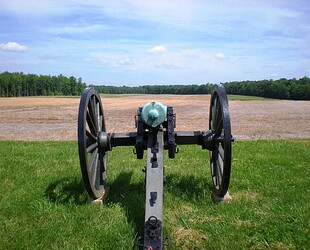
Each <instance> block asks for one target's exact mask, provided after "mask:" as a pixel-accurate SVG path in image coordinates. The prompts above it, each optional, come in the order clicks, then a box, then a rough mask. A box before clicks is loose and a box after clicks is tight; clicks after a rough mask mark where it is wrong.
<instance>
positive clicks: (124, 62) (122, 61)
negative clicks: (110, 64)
mask: <svg viewBox="0 0 310 250" xmlns="http://www.w3.org/2000/svg"><path fill="white" fill-rule="evenodd" d="M118 65H122V66H125V65H133V62H132V60H131V59H130V58H128V57H126V58H122V59H120V60H119V61H118Z"/></svg>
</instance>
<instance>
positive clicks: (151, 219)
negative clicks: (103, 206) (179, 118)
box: [78, 85, 234, 249]
mask: <svg viewBox="0 0 310 250" xmlns="http://www.w3.org/2000/svg"><path fill="white" fill-rule="evenodd" d="M166 111H167V115H166V119H165V121H164V122H163V123H162V124H160V125H159V126H157V127H155V128H152V127H150V126H149V125H147V124H145V123H144V122H143V119H142V115H141V112H142V108H141V107H140V108H138V110H137V113H136V116H135V124H136V131H135V132H125V133H107V131H106V127H105V120H104V112H103V106H102V103H101V99H100V96H99V94H98V93H97V92H96V91H95V90H94V89H93V88H86V89H85V91H84V92H83V94H82V97H81V101H80V106H79V114H78V149H79V157H80V166H81V172H82V177H83V181H84V184H85V188H86V190H87V192H88V194H89V195H90V197H92V198H93V199H98V198H100V197H102V196H103V195H104V193H105V187H106V173H107V156H108V151H110V150H112V149H113V148H114V147H118V146H133V147H134V153H135V154H136V155H137V158H138V159H143V154H144V151H145V150H147V165H146V167H145V170H144V172H145V188H146V194H145V222H144V228H145V230H144V237H139V240H138V241H137V242H138V243H137V244H138V245H139V246H140V247H141V248H142V247H143V249H162V248H163V246H164V238H163V234H162V227H163V220H162V218H163V215H162V212H163V184H164V182H165V177H164V176H163V172H164V162H163V157H164V153H163V152H164V150H168V156H169V158H175V154H176V153H177V152H178V148H177V145H199V146H201V147H202V149H204V150H209V154H210V167H211V178H212V186H213V193H214V194H215V195H217V196H220V197H224V195H225V194H226V193H227V190H228V186H229V180H230V172H231V143H232V142H233V141H234V139H233V137H232V135H231V125H230V116H229V108H228V100H227V95H226V92H225V89H224V87H223V86H222V85H215V87H214V91H213V93H212V95H211V102H210V113H209V130H207V131H175V127H176V115H175V114H174V112H173V107H167V110H166ZM141 241H143V242H142V243H141Z"/></svg>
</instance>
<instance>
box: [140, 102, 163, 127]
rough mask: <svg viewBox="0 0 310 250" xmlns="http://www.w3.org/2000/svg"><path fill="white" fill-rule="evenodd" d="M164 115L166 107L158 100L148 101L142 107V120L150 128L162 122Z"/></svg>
mask: <svg viewBox="0 0 310 250" xmlns="http://www.w3.org/2000/svg"><path fill="white" fill-rule="evenodd" d="M166 116H167V107H166V106H164V105H163V104H161V103H160V102H148V103H147V104H145V105H144V107H143V108H142V120H143V122H144V123H145V124H146V125H148V126H150V127H152V128H156V127H157V126H159V125H160V124H162V123H163V122H164V121H165V119H166Z"/></svg>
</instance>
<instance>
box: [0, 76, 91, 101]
mask: <svg viewBox="0 0 310 250" xmlns="http://www.w3.org/2000/svg"><path fill="white" fill-rule="evenodd" d="M85 87H86V84H85V83H83V82H82V78H79V79H78V80H76V78H75V77H73V76H71V77H70V78H68V77H66V76H63V75H59V76H57V77H56V76H52V77H51V76H49V75H48V76H47V75H35V74H24V73H23V72H20V73H19V72H14V73H9V72H3V73H0V97H17V96H47V95H80V94H81V93H82V91H83V90H84V88H85Z"/></svg>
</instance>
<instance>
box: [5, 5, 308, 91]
mask: <svg viewBox="0 0 310 250" xmlns="http://www.w3.org/2000/svg"><path fill="white" fill-rule="evenodd" d="M309 13H310V1H308V0H294V1H292V0H255V1H247V0H219V1H208V0H187V1H185V0H169V1H168V0H156V1H153V0H152V1H148V0H120V1H112V0H111V1H107V0H106V1H104V0H87V1H85V0H62V1H60V0H59V1H56V0H40V1H39V0H2V1H1V2H0V72H3V71H9V72H16V71H17V72H20V71H22V72H24V73H35V74H42V75H59V74H63V75H66V76H71V75H73V76H75V77H77V78H78V77H82V79H83V81H85V82H86V83H88V84H91V83H92V84H107V85H115V86H118V85H127V86H135V85H143V84H202V83H208V82H209V83H220V82H226V81H235V80H237V81H241V80H262V79H279V78H282V77H284V78H300V77H303V76H308V77H309V76H310V15H309Z"/></svg>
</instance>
